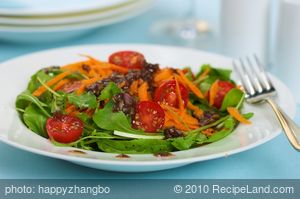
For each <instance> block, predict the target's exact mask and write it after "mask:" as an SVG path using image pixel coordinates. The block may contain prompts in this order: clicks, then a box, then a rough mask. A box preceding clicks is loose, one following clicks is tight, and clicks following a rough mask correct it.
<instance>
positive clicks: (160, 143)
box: [97, 139, 174, 154]
mask: <svg viewBox="0 0 300 199" xmlns="http://www.w3.org/2000/svg"><path fill="white" fill-rule="evenodd" d="M97 144H98V147H99V149H100V150H101V151H104V152H108V153H121V154H149V153H162V152H171V151H173V149H174V148H173V146H172V145H171V143H170V141H168V140H144V139H135V140H128V141H126V140H122V141H121V140H99V141H98V142H97Z"/></svg>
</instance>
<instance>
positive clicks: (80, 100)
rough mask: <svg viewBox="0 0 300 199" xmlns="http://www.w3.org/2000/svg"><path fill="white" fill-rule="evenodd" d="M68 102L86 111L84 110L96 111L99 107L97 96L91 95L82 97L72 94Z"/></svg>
mask: <svg viewBox="0 0 300 199" xmlns="http://www.w3.org/2000/svg"><path fill="white" fill-rule="evenodd" d="M68 101H69V102H70V103H71V104H74V105H75V106H76V107H78V108H80V109H84V108H93V109H94V108H97V107H98V103H97V99H96V96H95V95H93V94H91V93H84V94H82V95H77V94H76V93H71V94H69V95H68Z"/></svg>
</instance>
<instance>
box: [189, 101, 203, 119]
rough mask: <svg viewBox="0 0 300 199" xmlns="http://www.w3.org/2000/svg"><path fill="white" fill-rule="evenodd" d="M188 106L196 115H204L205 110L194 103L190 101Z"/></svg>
mask: <svg viewBox="0 0 300 199" xmlns="http://www.w3.org/2000/svg"><path fill="white" fill-rule="evenodd" d="M187 107H188V108H189V109H190V110H192V111H193V112H194V114H195V116H196V117H198V118H200V117H201V116H202V115H203V110H201V109H200V108H199V107H197V106H195V105H193V104H192V103H191V102H188V104H187Z"/></svg>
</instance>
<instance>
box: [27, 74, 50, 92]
mask: <svg viewBox="0 0 300 199" xmlns="http://www.w3.org/2000/svg"><path fill="white" fill-rule="evenodd" d="M51 78H52V77H51V76H50V75H47V74H46V73H45V72H44V70H43V69H42V70H39V71H38V72H36V73H35V74H34V75H32V76H31V80H30V82H29V83H28V86H27V90H29V91H30V92H31V93H32V92H33V91H35V90H36V89H37V88H39V87H40V86H41V84H40V82H39V81H38V79H40V80H41V81H42V82H47V81H48V80H50V79H51Z"/></svg>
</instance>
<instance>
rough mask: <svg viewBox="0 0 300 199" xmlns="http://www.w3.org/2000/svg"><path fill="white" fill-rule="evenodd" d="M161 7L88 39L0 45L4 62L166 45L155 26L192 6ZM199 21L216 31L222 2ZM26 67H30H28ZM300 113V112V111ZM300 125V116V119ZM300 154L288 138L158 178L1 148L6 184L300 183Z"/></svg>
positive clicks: (206, 7) (202, 12)
mask: <svg viewBox="0 0 300 199" xmlns="http://www.w3.org/2000/svg"><path fill="white" fill-rule="evenodd" d="M168 2H170V0H168V1H164V2H162V1H160V2H159V3H157V5H156V6H155V7H154V8H153V9H152V10H150V11H148V12H147V13H145V14H143V15H141V16H139V17H137V18H134V19H131V20H128V21H125V22H122V23H118V24H115V25H110V26H106V27H104V28H99V29H97V30H94V31H92V32H91V33H89V34H87V35H85V36H84V37H82V38H77V39H74V40H72V41H65V42H57V43H56V42H54V43H51V44H12V43H8V42H7V43H6V42H4V41H0V61H5V60H7V59H9V58H13V57H16V56H19V55H23V54H26V53H30V52H34V51H39V50H42V49H48V48H55V47H62V46H67V45H79V44H96V43H97V44H98V43H99V44H100V43H161V42H162V41H159V40H157V39H155V38H153V37H152V36H151V35H150V34H149V27H150V26H151V24H152V23H153V22H154V21H156V20H158V19H162V18H166V17H172V18H177V17H180V15H181V14H182V13H184V12H185V9H186V7H187V5H186V3H185V2H186V1H182V0H181V1H178V0H176V2H174V1H173V0H172V1H171V2H172V3H168ZM198 7H199V10H198V13H197V14H198V15H199V16H201V17H202V18H203V19H205V20H208V21H209V22H210V24H212V26H215V27H217V23H218V20H217V19H218V14H216V13H217V12H218V2H217V1H216V0H213V1H210V2H209V1H208V0H203V1H202V2H201V5H198ZM24 67H26V66H24ZM298 110H300V107H298ZM296 122H298V123H299V124H300V115H299V114H298V115H297V117H296ZM299 158H300V153H299V152H296V151H295V150H294V149H293V148H292V147H291V146H290V145H289V143H288V141H287V139H286V138H285V136H284V135H283V134H281V135H280V136H278V137H277V138H275V139H274V140H272V141H270V142H268V143H266V144H264V145H261V146H259V147H257V148H255V149H252V150H250V151H246V152H243V153H240V154H237V155H232V156H229V157H226V158H220V159H217V160H210V161H206V162H200V163H195V164H192V165H189V166H185V167H181V168H177V169H172V170H167V171H160V172H152V173H138V174H127V173H114V172H106V171H100V170H94V169H90V168H85V167H81V166H77V165H74V164H71V163H68V162H65V161H62V160H56V159H51V158H47V157H43V156H39V155H35V154H31V153H28V152H24V151H21V150H19V149H15V148H13V147H11V146H8V145H5V144H3V143H0V178H1V179H7V178H30V179H37V178H59V179H65V178H70V179H76V178H97V179H110V178H113V179H115V178H158V179H166V178H182V179H189V178H193V179H203V178H212V179H214V178H217V179H218V178H219V179H220V178H222V179H223V178H224V179H228V178H231V179H238V178H250V179H252V178H272V179H273V178H274V179H275V178H296V179H300V159H299Z"/></svg>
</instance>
